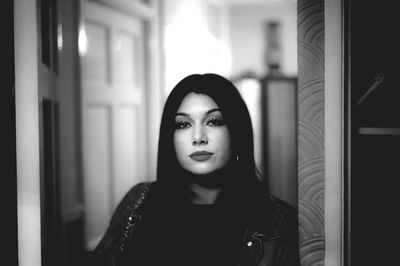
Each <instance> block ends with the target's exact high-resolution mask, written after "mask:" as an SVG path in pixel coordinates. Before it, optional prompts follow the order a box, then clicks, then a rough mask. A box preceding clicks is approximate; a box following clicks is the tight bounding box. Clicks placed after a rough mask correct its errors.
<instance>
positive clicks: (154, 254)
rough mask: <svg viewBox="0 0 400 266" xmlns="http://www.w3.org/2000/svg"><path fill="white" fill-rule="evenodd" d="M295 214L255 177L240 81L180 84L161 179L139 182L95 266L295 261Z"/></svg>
mask: <svg viewBox="0 0 400 266" xmlns="http://www.w3.org/2000/svg"><path fill="white" fill-rule="evenodd" d="M297 239H298V238H297V213H296V211H295V210H294V208H291V207H290V206H289V205H288V204H286V203H285V202H283V201H281V200H279V199H277V198H274V197H272V196H270V195H269V194H268V191H267V189H266V186H265V185H264V184H263V183H261V182H260V181H259V179H258V178H257V175H256V167H255V163H254V150H253V132H252V125H251V119H250V115H249V112H248V110H247V107H246V104H245V103H244V101H243V99H242V98H241V96H240V93H239V92H238V90H237V89H236V88H235V86H234V85H233V84H232V83H231V82H230V81H228V80H227V79H225V78H224V77H221V76H219V75H216V74H203V75H200V74H194V75H190V76H188V77H186V78H184V79H183V80H182V81H180V82H179V83H178V84H177V85H176V87H175V88H174V89H173V90H172V92H171V94H170V95H169V97H168V99H167V101H166V103H165V106H164V111H163V116H162V121H161V127H160V137H159V147H158V162H157V181H156V182H153V183H141V184H138V185H136V186H134V187H133V188H132V189H131V190H130V191H129V192H128V193H127V194H126V196H125V197H124V199H123V200H122V201H121V203H120V204H119V206H118V208H117V209H116V211H115V213H114V215H113V218H112V220H111V223H110V226H109V228H108V229H107V232H106V234H105V235H104V237H103V239H102V240H101V241H100V243H99V245H98V246H97V248H96V249H95V251H94V255H95V258H96V263H95V264H96V265H140V266H142V265H143V266H144V265H207V266H210V265H218V266H221V265H270V266H273V265H291V266H293V265H299V256H298V245H297Z"/></svg>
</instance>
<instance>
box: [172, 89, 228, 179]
mask: <svg viewBox="0 0 400 266" xmlns="http://www.w3.org/2000/svg"><path fill="white" fill-rule="evenodd" d="M174 146H175V151H176V157H177V159H178V162H179V163H180V164H181V166H182V167H183V168H184V169H185V170H187V171H189V172H191V173H193V174H198V175H201V174H210V173H212V172H214V171H216V170H218V169H221V168H222V167H224V166H225V165H226V164H227V163H228V161H229V160H230V158H231V137H230V134H229V131H228V128H227V126H226V124H225V121H224V118H223V117H222V113H221V111H220V110H219V108H218V105H217V104H216V103H215V102H214V100H213V99H212V98H211V97H209V96H207V95H205V94H197V93H193V92H192V93H189V94H188V95H186V97H185V98H184V99H183V101H182V103H181V105H180V107H179V109H178V111H177V113H176V116H175V133H174Z"/></svg>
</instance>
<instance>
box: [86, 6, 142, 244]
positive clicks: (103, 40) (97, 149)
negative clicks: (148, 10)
mask: <svg viewBox="0 0 400 266" xmlns="http://www.w3.org/2000/svg"><path fill="white" fill-rule="evenodd" d="M82 18H83V26H84V35H81V37H80V40H84V41H86V46H85V47H82V46H81V47H80V48H84V50H83V51H82V59H81V62H82V64H81V74H82V130H83V132H82V134H83V135H82V137H83V139H82V141H83V143H82V144H83V169H84V200H85V206H86V207H85V208H86V222H85V223H86V245H87V248H88V249H92V248H93V247H95V246H96V245H97V243H98V241H99V240H100V238H101V236H102V235H103V234H104V231H105V229H106V227H107V225H108V223H109V220H110V217H111V215H112V212H113V211H114V209H115V207H116V206H117V204H118V202H119V201H120V200H121V198H122V197H123V195H124V194H125V193H126V192H127V191H128V189H129V188H130V187H131V186H132V185H134V184H136V183H138V182H140V181H142V180H144V179H146V177H147V160H148V159H147V154H146V148H147V147H146V143H147V141H146V132H145V128H146V126H145V121H146V113H145V109H146V101H145V98H146V97H145V90H144V74H145V73H144V69H145V68H144V54H145V49H144V27H143V26H144V22H143V21H141V20H140V19H139V18H135V17H132V16H127V15H125V14H122V13H120V12H118V11H115V10H113V9H112V8H110V7H106V6H103V5H101V4H96V3H93V2H89V1H83V2H82ZM82 36H83V37H82ZM85 36H86V37H85ZM82 38H83V39H82ZM84 44H85V43H84Z"/></svg>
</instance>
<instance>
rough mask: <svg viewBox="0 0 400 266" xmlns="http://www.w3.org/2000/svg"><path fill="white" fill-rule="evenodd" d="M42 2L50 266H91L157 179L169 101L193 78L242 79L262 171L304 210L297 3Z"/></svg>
mask: <svg viewBox="0 0 400 266" xmlns="http://www.w3.org/2000/svg"><path fill="white" fill-rule="evenodd" d="M38 3H39V5H38V13H39V14H38V15H39V21H38V23H39V25H38V27H39V57H40V60H39V61H40V64H39V99H40V103H39V105H40V111H39V112H40V113H39V120H40V121H39V122H40V126H39V131H40V143H41V144H40V157H41V160H40V163H41V166H40V167H41V169H40V170H41V171H40V173H41V191H42V193H41V205H42V214H41V215H42V232H41V234H42V240H43V241H42V246H43V247H42V248H43V249H42V260H43V265H80V263H83V262H84V254H85V252H87V251H90V250H92V249H93V248H94V247H95V246H96V245H97V244H98V241H99V240H100V239H101V237H102V236H103V234H104V232H105V229H106V228H107V225H108V223H109V220H110V218H111V215H112V213H113V211H114V209H115V207H116V206H117V204H118V203H119V201H120V200H121V198H122V197H123V195H124V194H125V193H126V192H127V191H128V190H129V188H130V187H132V186H133V185H135V184H137V183H139V182H142V181H152V180H155V179H156V175H155V173H156V154H157V144H158V143H157V142H158V129H159V124H160V118H161V112H162V108H163V104H164V101H165V99H166V97H167V96H168V93H169V92H170V90H171V89H172V88H173V87H174V86H175V84H176V83H177V82H178V81H179V80H181V79H182V78H183V77H185V76H186V75H189V74H192V73H206V72H215V73H218V74H221V75H223V76H225V77H227V78H228V79H230V80H231V81H232V82H234V83H235V84H236V85H237V87H238V88H239V90H240V92H241V94H242V95H243V98H244V99H245V101H246V103H247V105H248V108H249V111H250V113H251V117H252V122H253V127H254V136H255V158H256V163H257V167H258V170H259V175H260V178H261V179H262V180H263V181H264V182H265V183H266V185H268V186H269V187H270V189H271V193H272V194H273V195H275V196H278V197H280V198H282V199H284V200H286V201H287V202H288V203H290V204H291V205H293V206H294V207H296V208H297V187H298V185H297V132H296V125H297V106H296V104H297V92H296V88H297V17H296V14H297V2H296V1H295V0H259V1H256V0H251V1H243V0H165V1H157V0H135V1H133V0H132V1H127V0H113V1H106V0H96V1H95V0H80V1H79V0H73V1H61V0H58V1H57V0H40V1H38ZM61 260H62V261H61ZM60 263H61V264H60Z"/></svg>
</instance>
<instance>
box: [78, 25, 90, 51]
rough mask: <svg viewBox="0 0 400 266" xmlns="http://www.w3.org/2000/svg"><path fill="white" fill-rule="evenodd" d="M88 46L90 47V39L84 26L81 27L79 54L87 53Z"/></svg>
mask: <svg viewBox="0 0 400 266" xmlns="http://www.w3.org/2000/svg"><path fill="white" fill-rule="evenodd" d="M87 48H88V39H87V36H86V31H85V29H84V28H83V27H81V28H80V30H79V37H78V49H79V54H80V55H81V56H83V55H85V54H86V51H87Z"/></svg>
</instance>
